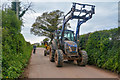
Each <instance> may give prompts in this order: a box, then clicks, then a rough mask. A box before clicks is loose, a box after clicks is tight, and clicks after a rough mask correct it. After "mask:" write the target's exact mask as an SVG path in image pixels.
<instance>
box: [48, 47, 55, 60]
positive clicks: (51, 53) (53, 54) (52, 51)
mask: <svg viewBox="0 0 120 80" xmlns="http://www.w3.org/2000/svg"><path fill="white" fill-rule="evenodd" d="M54 56H55V50H53V48H52V45H50V52H49V59H50V61H51V62H55V60H54Z"/></svg>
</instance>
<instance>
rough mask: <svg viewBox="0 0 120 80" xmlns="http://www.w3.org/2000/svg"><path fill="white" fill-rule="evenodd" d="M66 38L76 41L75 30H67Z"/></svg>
mask: <svg viewBox="0 0 120 80" xmlns="http://www.w3.org/2000/svg"><path fill="white" fill-rule="evenodd" d="M64 38H65V40H69V41H74V32H73V31H65V33H64Z"/></svg>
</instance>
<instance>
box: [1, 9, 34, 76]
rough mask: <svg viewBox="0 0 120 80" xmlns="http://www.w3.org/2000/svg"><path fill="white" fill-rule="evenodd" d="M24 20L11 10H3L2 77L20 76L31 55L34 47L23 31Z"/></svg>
mask: <svg viewBox="0 0 120 80" xmlns="http://www.w3.org/2000/svg"><path fill="white" fill-rule="evenodd" d="M21 25H22V21H21V20H19V19H18V18H17V17H16V14H15V13H14V12H13V11H11V10H9V9H8V10H6V11H2V77H3V78H18V77H19V76H20V75H21V74H22V72H23V68H24V67H26V65H27V63H28V60H29V58H30V56H31V51H32V47H31V44H30V43H29V42H26V41H25V39H24V37H23V35H22V34H21V33H20V31H21Z"/></svg>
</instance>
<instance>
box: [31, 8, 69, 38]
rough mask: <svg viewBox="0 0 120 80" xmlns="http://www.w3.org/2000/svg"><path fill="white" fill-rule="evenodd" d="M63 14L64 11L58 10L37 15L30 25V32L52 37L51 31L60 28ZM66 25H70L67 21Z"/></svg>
mask: <svg viewBox="0 0 120 80" xmlns="http://www.w3.org/2000/svg"><path fill="white" fill-rule="evenodd" d="M63 16H64V12H62V11H60V10H54V11H52V12H45V13H43V14H42V15H41V16H38V17H37V19H36V21H35V23H34V24H33V25H32V28H31V33H32V34H34V35H38V36H47V37H49V38H52V32H54V31H55V30H57V29H60V28H61V26H62V21H63ZM66 26H69V27H70V25H69V23H68V24H66Z"/></svg>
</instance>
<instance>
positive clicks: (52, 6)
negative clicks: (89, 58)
mask: <svg viewBox="0 0 120 80" xmlns="http://www.w3.org/2000/svg"><path fill="white" fill-rule="evenodd" d="M89 4H95V6H96V14H95V15H93V18H92V19H90V20H89V21H87V22H86V23H84V24H82V25H81V28H80V34H86V33H89V32H94V31H98V30H104V29H111V28H116V27H118V15H117V14H118V7H117V4H118V3H117V2H101V3H98V2H92V3H89ZM33 9H34V10H35V11H36V13H33V14H30V13H29V14H25V16H24V22H25V23H24V25H25V27H24V29H22V34H23V35H24V37H25V39H26V40H27V41H30V42H31V43H34V42H40V41H42V40H43V39H44V38H45V37H37V36H34V35H31V34H30V28H31V26H32V24H33V23H34V22H35V19H36V17H37V16H40V15H41V14H42V13H43V12H50V11H53V10H56V9H59V10H62V11H64V12H65V14H66V13H67V12H68V11H69V10H70V9H71V2H37V3H36V2H34V3H33ZM69 22H70V23H71V26H72V28H71V30H73V31H76V26H77V24H76V22H77V20H73V21H69Z"/></svg>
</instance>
